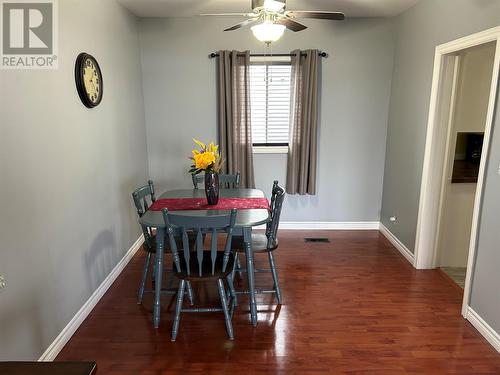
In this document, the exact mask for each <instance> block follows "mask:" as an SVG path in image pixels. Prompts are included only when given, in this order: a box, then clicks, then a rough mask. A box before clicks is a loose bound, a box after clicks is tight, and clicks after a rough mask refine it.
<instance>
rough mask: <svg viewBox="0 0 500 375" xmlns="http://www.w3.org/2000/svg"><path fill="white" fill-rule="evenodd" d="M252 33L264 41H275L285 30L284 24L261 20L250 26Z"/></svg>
mask: <svg viewBox="0 0 500 375" xmlns="http://www.w3.org/2000/svg"><path fill="white" fill-rule="evenodd" d="M251 29H252V33H253V35H254V36H255V37H256V38H257V39H258V40H260V41H261V42H264V43H273V42H276V41H277V40H278V39H280V38H281V37H282V36H283V33H284V32H285V29H286V27H285V25H279V24H276V23H272V22H263V23H260V24H258V25H255V26H252V28H251Z"/></svg>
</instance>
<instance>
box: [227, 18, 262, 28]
mask: <svg viewBox="0 0 500 375" xmlns="http://www.w3.org/2000/svg"><path fill="white" fill-rule="evenodd" d="M256 21H257V19H255V18H251V19H249V20H246V21H243V22H240V23H237V24H236V25H233V26H231V27H228V28H227V29H224V31H233V30H238V29H240V28H242V27H245V26H248V25H251V24H252V23H255V22H256Z"/></svg>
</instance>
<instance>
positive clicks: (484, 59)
mask: <svg viewBox="0 0 500 375" xmlns="http://www.w3.org/2000/svg"><path fill="white" fill-rule="evenodd" d="M495 47H496V43H495V42H490V43H485V44H481V45H479V46H475V47H471V48H467V49H464V50H462V51H459V52H457V53H456V54H453V55H452V56H453V58H454V59H456V61H455V63H454V67H453V70H454V72H453V74H454V82H453V84H452V90H453V91H452V94H451V100H450V114H449V116H450V118H449V121H448V126H449V129H448V134H447V137H448V139H447V144H446V149H445V158H446V159H445V168H444V173H443V180H442V182H441V184H442V186H441V197H440V208H439V214H438V218H439V219H438V229H437V242H436V260H435V266H436V267H439V269H440V270H441V271H442V272H443V274H444V275H445V277H447V278H448V279H451V281H453V282H454V283H455V284H456V285H457V286H459V287H460V288H462V289H463V288H464V286H465V276H466V271H467V258H468V254H469V244H470V234H471V227H472V216H473V212H474V197H475V194H476V188H477V178H478V175H479V166H480V164H481V158H482V156H483V152H482V149H483V141H484V131H485V128H486V115H487V113H488V100H489V96H490V88H491V78H492V73H493V63H494V59H495Z"/></svg>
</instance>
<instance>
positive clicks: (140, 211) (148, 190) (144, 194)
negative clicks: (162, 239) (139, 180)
mask: <svg viewBox="0 0 500 375" xmlns="http://www.w3.org/2000/svg"><path fill="white" fill-rule="evenodd" d="M132 198H133V199H134V204H135V208H136V209H137V215H138V216H139V217H142V215H144V213H145V212H146V211H147V210H148V209H149V207H151V204H153V202H154V201H156V196H155V188H154V185H153V181H151V180H148V184H147V185H144V186H141V187H140V188H137V189H135V190H134V192H133V193H132ZM141 227H142V233H144V244H145V246H146V247H147V248H148V250H152V249H153V242H152V238H151V237H152V232H151V229H150V228H149V227H146V226H144V225H141Z"/></svg>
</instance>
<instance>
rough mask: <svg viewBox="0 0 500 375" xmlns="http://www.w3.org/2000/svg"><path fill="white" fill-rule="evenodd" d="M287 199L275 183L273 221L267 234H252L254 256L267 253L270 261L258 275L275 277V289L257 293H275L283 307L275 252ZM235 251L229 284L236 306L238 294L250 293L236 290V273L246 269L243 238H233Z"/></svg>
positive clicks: (272, 196)
mask: <svg viewBox="0 0 500 375" xmlns="http://www.w3.org/2000/svg"><path fill="white" fill-rule="evenodd" d="M284 199H285V190H284V189H283V188H282V187H280V186H279V185H278V181H274V183H273V189H272V194H271V202H270V205H269V206H270V209H271V220H270V221H269V222H268V223H267V225H266V231H265V233H252V252H253V253H254V254H258V253H267V258H268V261H269V267H270V268H265V269H261V268H258V269H255V272H256V273H260V272H271V275H272V277H273V284H274V285H273V288H272V289H259V288H256V293H274V294H275V296H276V299H277V301H278V305H281V301H282V295H281V289H280V284H279V279H278V270H277V268H276V263H275V261H274V255H273V252H274V251H275V250H276V249H278V227H279V222H280V216H281V209H282V206H283V201H284ZM233 251H235V252H236V254H235V257H234V263H235V264H234V266H233V272H232V273H231V277H230V279H231V281H232V282H231V283H230V284H229V286H230V290H231V294H232V299H233V302H234V303H235V304H237V301H238V300H237V298H236V295H237V294H248V291H236V290H235V289H234V276H235V273H236V272H238V273H240V272H245V271H246V269H244V268H242V267H241V266H240V263H239V259H238V258H239V254H240V253H245V243H244V242H243V237H242V236H235V237H234V238H233Z"/></svg>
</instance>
